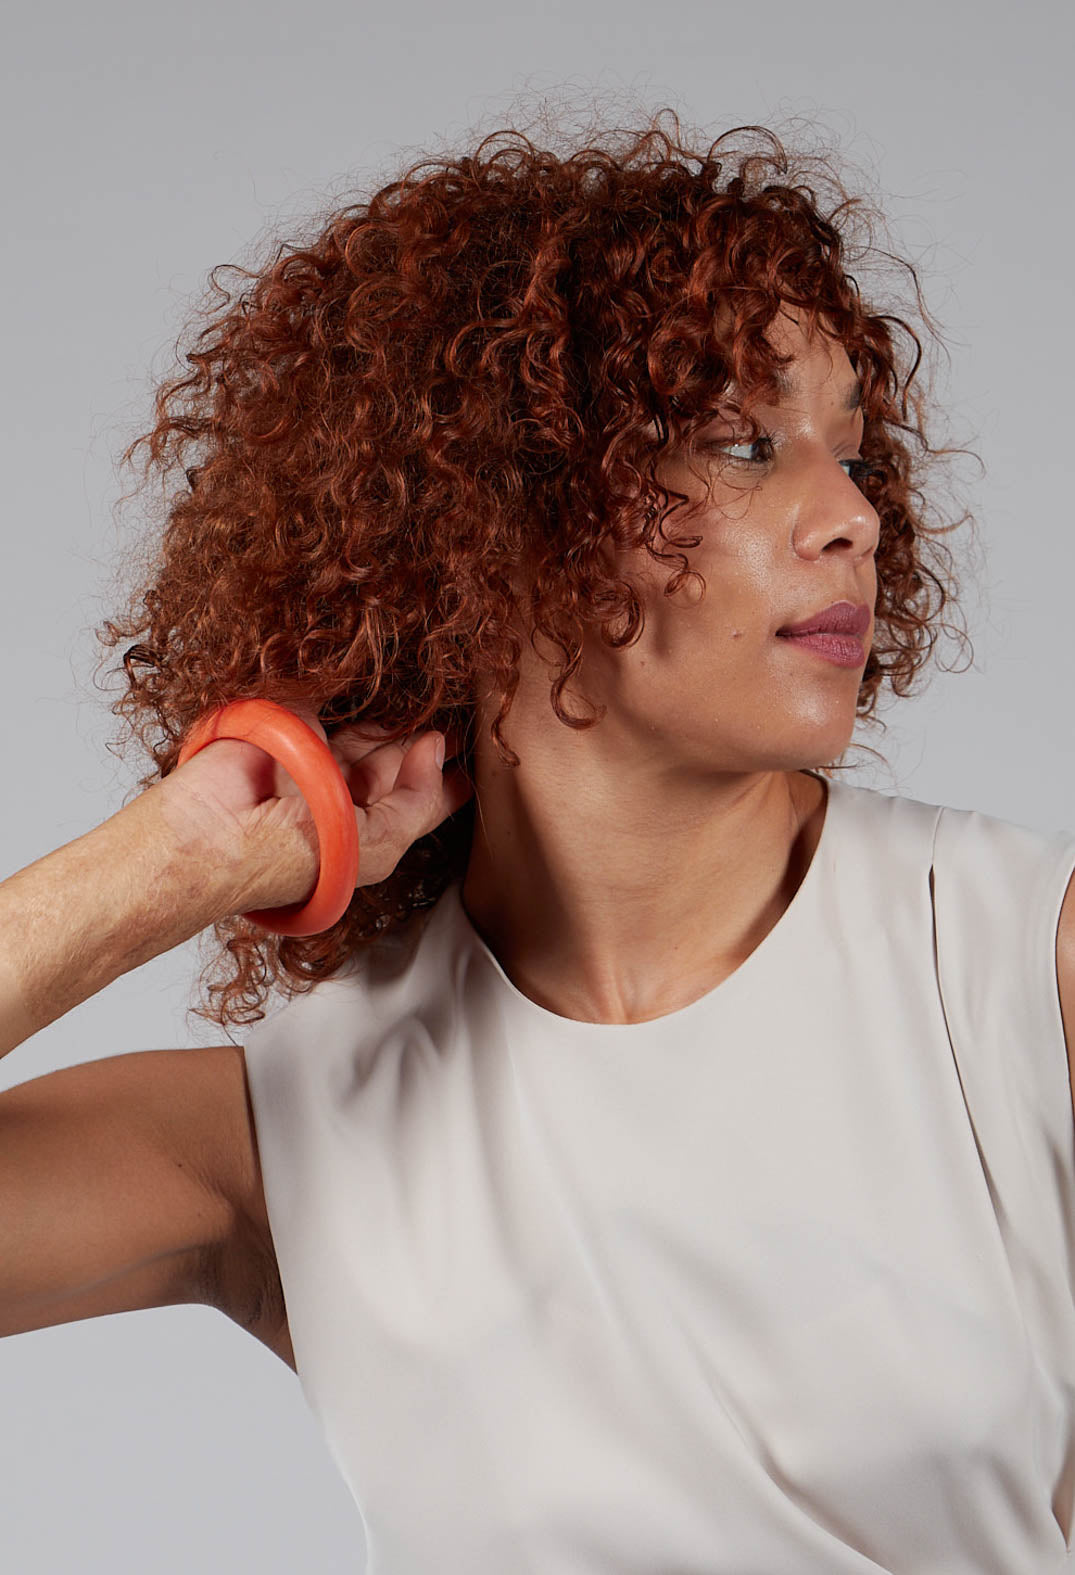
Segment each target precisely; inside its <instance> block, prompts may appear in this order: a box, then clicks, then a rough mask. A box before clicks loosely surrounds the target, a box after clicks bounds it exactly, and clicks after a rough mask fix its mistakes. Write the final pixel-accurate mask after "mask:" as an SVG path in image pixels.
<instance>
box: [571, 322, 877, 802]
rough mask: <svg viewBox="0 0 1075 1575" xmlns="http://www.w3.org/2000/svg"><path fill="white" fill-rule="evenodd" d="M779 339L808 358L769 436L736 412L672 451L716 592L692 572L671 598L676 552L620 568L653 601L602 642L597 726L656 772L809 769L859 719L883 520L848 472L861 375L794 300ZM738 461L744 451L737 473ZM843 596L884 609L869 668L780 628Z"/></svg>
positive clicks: (670, 482)
mask: <svg viewBox="0 0 1075 1575" xmlns="http://www.w3.org/2000/svg"><path fill="white" fill-rule="evenodd" d="M769 338H770V341H771V342H772V343H773V344H774V345H775V346H776V348H777V349H778V350H779V351H781V352H782V353H785V354H786V353H787V352H788V351H791V352H792V354H793V355H794V356H795V360H794V363H793V364H792V365H790V366H789V367H788V368H787V371H786V376H787V379H788V381H789V384H790V388H789V391H788V392H787V393H785V394H783V395H782V396H781V400H780V403H779V404H776V405H762V406H757V407H756V408H755V417H756V419H757V421H758V422H759V424H760V426H761V428H762V431H763V433H765V434H766V435H767V437H768V439H769V441H768V442H766V441H764V440H760V441H759V442H758V443H756V444H755V445H753V446H750V445H748V444H741V443H739V442H738V438H739V435H740V434H739V433H738V432H737V431H736V429H735V426H734V424H733V420H734V418H721V419H719V420H717V421H714V422H713V423H711V425H710V426H708V427H706V428H705V430H704V431H703V432H702V433H701V434H700V439H699V441H700V443H702V444H704V445H706V446H705V447H702V448H701V449H700V450H699V452H698V454H696V455H695V456H694V457H693V459H691V460H689V461H688V460H687V459H686V457H684V456H666V457H665V459H664V460H663V461H662V464H661V466H660V468H659V470H658V479H660V480H661V481H662V482H663V483H664V484H665V485H666V486H668V487H671V488H674V489H675V490H676V491H678V492H682V493H685V494H686V495H687V496H688V498H689V499H690V504H689V505H684V506H683V507H682V508H681V510H680V511H679V512H677V513H676V514H675V515H674V516H673V518H672V520H671V522H670V525H669V526H668V527H666V528H667V529H668V530H669V533H670V534H672V535H688V536H689V535H697V536H700V537H701V538H702V539H701V544H700V545H699V546H698V547H697V548H693V549H692V548H684V549H682V550H683V551H684V552H685V553H686V554H687V558H688V562H689V566H690V567H691V568H694V569H697V570H699V571H700V572H701V574H702V575H703V577H704V579H705V581H706V586H707V589H706V594H705V596H704V598H701V599H700V598H699V593H698V588H697V586H696V585H692V583H691V582H690V581H688V582H687V584H686V585H685V586H684V588H683V589H681V590H680V591H679V592H678V593H677V594H676V595H675V596H674V597H671V598H669V597H665V596H664V595H663V593H662V587H663V585H664V583H665V581H666V580H667V578H668V575H669V574H670V573H671V572H672V571H673V570H674V568H675V567H676V565H675V564H674V563H672V564H668V565H659V564H655V563H654V562H653V560H652V559H651V558H650V557H649V555H648V554H647V553H646V552H645V551H644V550H633V551H631V552H630V553H627V552H625V551H623V550H621V551H620V552H619V553H618V554H617V562H618V565H619V567H620V568H621V570H622V572H624V573H625V574H628V575H629V576H630V577H631V578H633V580H634V582H635V584H636V585H637V586H638V588H639V592H640V594H641V595H643V598H644V601H645V605H646V625H645V629H644V631H643V634H642V636H641V638H640V639H639V640H638V641H637V642H636V644H635V645H633V646H631V647H630V648H625V649H621V650H619V651H610V650H609V649H608V648H607V647H603V646H602V644H601V642H600V640H598V639H597V638H596V637H590V638H588V640H587V648H586V660H585V662H584V664H583V669H582V672H581V675H580V677H581V689H582V691H583V693H584V694H585V695H586V696H587V698H590V699H593V700H597V701H600V702H603V703H605V704H607V705H608V708H609V709H608V713H607V714H606V717H605V719H604V720H603V721H602V723H601V725H600V727H599V728H598V729H597V731H598V732H601V731H602V730H604V729H605V728H607V727H611V728H612V729H613V730H614V731H616V732H620V731H622V732H623V734H624V735H625V736H624V740H623V742H624V743H627V744H629V745H630V746H631V747H630V749H629V750H628V751H627V753H628V756H629V757H631V756H632V755H633V756H634V758H639V756H638V754H637V751H639V750H640V751H641V758H640V759H639V763H640V765H641V764H642V761H643V760H645V761H646V763H647V765H648V768H649V769H650V770H651V771H652V768H653V765H654V763H655V762H658V763H659V762H660V760H661V759H662V758H663V759H664V760H665V761H666V762H667V764H668V767H669V771H670V773H671V774H675V773H676V772H679V771H682V770H683V768H684V767H686V768H688V769H689V768H691V767H694V768H695V769H697V770H698V771H700V772H703V773H708V772H711V771H721V772H723V771H728V772H746V771H759V770H785V771H795V770H799V769H800V768H802V767H803V766H817V765H823V764H825V763H827V762H828V761H830V760H835V759H837V758H838V757H839V756H840V755H841V754H842V753H843V751H844V750H845V749H846V748H847V745H848V743H849V742H850V739H851V734H852V732H853V730H854V724H855V704H856V700H857V696H858V689H859V684H860V682H861V679H862V671H863V667H864V666H865V662H866V657H867V655H868V654H869V650H870V645H871V642H872V639H873V626H874V624H873V609H874V603H875V601H876V597H877V577H876V567H875V562H874V554H875V551H876V548H877V537H878V530H879V521H878V517H877V514H876V512H875V511H874V509H873V507H872V505H871V504H870V503H869V502H868V501H867V499H866V498H865V497H864V496H863V494H862V493H861V492H860V491H859V488H858V487H857V486H856V484H855V482H854V481H853V480H852V478H851V475H850V474H849V470H848V462H849V461H851V460H854V459H856V458H858V457H859V456H860V452H861V451H860V448H859V444H860V442H861V438H862V426H863V418H862V413H861V410H859V409H858V408H857V407H856V408H850V406H851V403H852V399H853V391H854V388H855V373H854V370H853V368H852V366H851V363H850V361H849V359H848V356H847V354H846V352H845V350H844V349H843V347H842V346H841V345H839V344H838V343H836V342H835V341H833V340H832V339H831V338H828V337H827V336H824V335H822V334H820V333H819V334H818V335H817V336H816V337H815V338H814V339H813V340H812V341H808V340H807V339H806V338H805V336H804V334H803V332H802V330H801V328H800V326H799V322H798V317H797V314H796V313H795V311H794V309H792V308H788V309H787V311H786V313H785V314H783V315H781V316H780V317H778V318H777V319H776V321H775V322H774V324H773V325H772V327H771V328H770V330H769ZM740 430H741V429H740ZM727 458H731V459H732V460H733V461H739V462H738V463H736V462H733V463H731V464H728V465H726V467H725V468H724V470H723V472H721V471H720V469H719V462H720V461H722V460H723V459H727ZM748 461H750V462H748ZM707 487H708V490H707ZM656 545H657V546H660V545H661V543H660V542H657V543H656ZM838 601H848V602H851V603H854V604H856V605H857V604H865V605H866V606H867V607H868V609H869V623H868V626H867V628H866V631H865V634H864V635H863V636H862V648H863V655H862V661H861V662H860V663H858V664H857V665H856V666H854V667H846V666H837V665H836V664H835V663H833V662H831V661H829V660H827V659H826V658H825V657H824V656H822V655H819V654H818V653H817V652H816V651H814V650H811V649H809V648H807V647H804V646H801V645H799V644H797V643H794V642H792V641H789V640H787V639H786V638H784V637H783V636H781V635H779V634H778V632H777V631H778V630H780V629H781V628H783V627H784V626H786V625H788V624H790V623H801V622H802V621H803V620H804V619H806V618H808V617H810V616H812V615H813V614H815V613H818V612H820V611H822V610H823V609H824V608H827V607H829V606H830V604H831V603H833V602H838ZM572 687H574V686H572Z"/></svg>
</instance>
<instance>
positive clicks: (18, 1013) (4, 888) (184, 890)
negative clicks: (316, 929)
mask: <svg viewBox="0 0 1075 1575" xmlns="http://www.w3.org/2000/svg"><path fill="white" fill-rule="evenodd" d="M212 747H213V748H214V749H217V750H219V749H220V748H221V747H229V748H233V747H238V748H246V747H249V746H244V745H239V746H231V745H226V746H221V745H213V746H212ZM207 753H208V751H207ZM190 764H191V765H193V764H194V762H193V761H192V762H190ZM172 780H173V779H172V778H168V779H167V780H166V781H164V782H161V783H158V784H157V785H156V786H154V787H152V788H150V789H149V790H148V791H147V792H145V793H143V794H141V796H140V797H138V798H136V799H134V800H133V801H132V802H131V803H130V804H128V805H127V806H126V807H125V808H123V809H121V810H119V811H118V813H117V814H115V815H113V816H111V817H110V819H108V820H106V821H104V822H103V823H102V824H101V825H100V826H97V827H95V828H94V830H92V831H90V832H87V833H86V835H85V836H82V837H78V838H76V840H75V841H74V842H69V843H67V844H66V845H65V846H64V847H62V848H59V849H57V851H56V852H55V853H50V854H48V855H47V856H46V857H45V858H42V859H38V860H37V862H36V863H34V864H30V865H28V866H27V867H26V868H25V869H22V870H19V871H18V872H17V873H16V874H14V875H11V876H9V877H8V879H7V880H5V881H2V882H0V1055H5V1054H6V1053H7V1052H8V1051H9V1050H13V1049H14V1048H15V1047H16V1045H19V1044H22V1042H23V1041H24V1040H26V1039H28V1038H30V1036H31V1035H32V1034H35V1033H37V1031H38V1029H40V1028H44V1027H45V1026H46V1025H47V1024H49V1023H51V1022H54V1021H55V1020H56V1019H57V1018H59V1017H62V1016H63V1015H64V1013H65V1012H69V1011H70V1010H71V1008H72V1007H74V1006H77V1005H79V1003H80V1002H82V1001H85V1000H87V999H88V998H89V997H90V996H91V995H96V994H97V992H98V991H100V990H103V989H104V988H105V986H106V985H108V984H111V982H112V980H113V979H116V978H118V977H119V976H120V974H124V973H127V972H129V971H130V970H131V969H133V968H137V967H139V966H140V965H141V964H142V963H144V962H148V961H149V959H150V958H151V957H156V956H158V955H159V954H160V953H161V952H166V951H170V950H171V948H172V947H173V946H178V945H180V943H181V942H183V941H186V940H189V939H190V938H191V937H192V936H194V935H197V934H198V933H199V932H200V931H201V930H203V929H205V928H206V926H207V925H209V924H212V923H214V922H215V921H216V920H218V919H222V918H224V917H226V916H227V915H228V914H232V913H238V912H241V911H243V910H245V909H246V908H248V907H256V906H257V905H258V903H259V901H260V894H259V893H260V888H261V887H262V886H264V885H265V884H271V885H272V889H273V891H274V893H278V892H279V891H280V890H282V889H283V887H284V885H286V884H287V883H288V882H290V885H291V887H292V888H293V890H294V895H293V896H291V897H279V896H278V895H276V896H274V901H276V902H283V901H298V900H299V898H300V897H301V896H303V895H304V893H305V892H307V891H308V890H309V889H310V887H311V886H312V884H313V881H314V879H315V878H316V875H317V851H316V838H315V837H313V838H312V837H311V834H310V832H309V830H308V829H306V828H303V827H302V826H300V825H299V824H294V825H292V826H290V827H287V826H277V827H275V828H274V830H273V834H272V846H271V848H268V847H266V846H264V845H262V846H258V845H257V839H256V837H252V838H250V839H249V840H248V842H247V843H246V844H245V845H241V844H240V843H239V842H238V841H237V842H236V843H235V844H234V851H233V852H232V851H230V848H229V845H228V844H227V843H226V842H225V841H224V840H223V839H222V838H220V837H218V836H213V835H212V834H211V831H210V828H209V825H208V823H206V825H205V827H204V829H202V828H200V827H199V825H198V823H197V821H196V820H195V819H194V818H193V817H192V816H190V815H189V813H187V812H186V807H185V806H182V807H181V806H180V805H179V803H178V801H177V800H176V798H175V795H174V793H173V792H172V791H170V784H171V782H172ZM265 840H266V839H262V841H263V843H264V841H265ZM281 877H283V883H282V880H281Z"/></svg>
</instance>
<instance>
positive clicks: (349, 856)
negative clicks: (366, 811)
mask: <svg viewBox="0 0 1075 1575" xmlns="http://www.w3.org/2000/svg"><path fill="white" fill-rule="evenodd" d="M220 738H238V739H242V740H243V741H244V742H245V743H248V744H256V745H257V746H258V748H259V749H264V750H265V751H266V753H268V754H270V755H272V756H273V758H274V759H276V760H278V761H279V762H280V764H281V765H282V766H283V767H284V769H285V771H287V772H289V773H290V775H291V776H292V778H293V779H294V782H295V785H296V786H297V787H298V789H299V791H300V793H301V794H302V796H303V798H304V799H305V800H306V802H307V804H308V805H309V807H310V811H311V813H312V815H313V817H314V825H315V826H316V828H317V840H318V845H319V848H320V855H321V862H320V868H319V870H318V876H317V884H316V886H315V887H314V889H313V891H312V892H311V894H310V896H309V897H308V898H307V900H306V901H305V902H298V903H292V904H291V905H290V906H288V907H283V908H262V909H259V910H258V911H257V912H256V913H244V914H243V918H244V919H249V920H250V921H251V923H252V924H259V925H260V926H261V928H262V929H264V930H270V931H272V932H273V933H274V934H276V935H320V934H321V933H322V931H324V930H329V929H331V928H332V926H333V925H334V924H335V923H336V921H337V920H338V919H340V918H342V917H343V915H344V913H346V911H347V907H348V905H349V903H350V901H351V898H352V897H353V895H354V890H355V884H356V882H357V880H358V858H359V847H358V825H357V823H356V821H355V806H354V803H353V802H352V799H351V794H350V792H349V791H348V787H347V783H346V782H345V781H344V779H343V772H342V771H341V770H340V768H339V765H338V764H337V762H336V758H335V756H334V755H333V753H332V751H331V750H330V749H329V747H328V745H327V744H326V743H325V742H324V740H323V739H321V738H319V737H318V735H317V734H316V733H315V732H314V730H313V728H312V727H308V726H307V724H306V723H305V722H304V721H303V720H302V718H301V717H300V716H296V715H295V713H294V711H289V710H288V709H287V708H286V706H282V705H277V704H276V702H275V701H274V700H233V701H231V702H230V703H229V704H228V705H224V706H220V707H219V708H218V709H217V710H215V711H210V712H208V713H207V714H206V715H205V716H203V717H202V718H201V719H200V720H199V721H198V722H196V723H195V724H194V726H193V727H192V728H191V730H190V732H189V734H188V735H187V738H186V740H185V742H184V744H183V747H182V748H181V750H180V751H179V759H178V761H177V762H176V765H177V766H181V765H184V764H185V763H186V762H187V761H188V760H190V759H191V758H192V756H194V755H196V754H197V753H198V751H199V750H201V749H204V748H205V747H206V745H207V744H212V743H215V742H216V741H217V739H220Z"/></svg>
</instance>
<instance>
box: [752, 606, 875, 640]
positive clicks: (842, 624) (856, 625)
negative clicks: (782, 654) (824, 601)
mask: <svg viewBox="0 0 1075 1575" xmlns="http://www.w3.org/2000/svg"><path fill="white" fill-rule="evenodd" d="M871 616H872V614H871V612H870V607H869V604H868V603H866V602H857V603H856V602H833V603H832V605H831V606H829V607H825V608H822V610H821V611H820V612H817V613H812V614H811V615H810V616H809V617H807V618H803V619H801V620H800V621H799V622H798V623H787V624H785V625H784V626H783V628H781V629H778V630H777V631H776V632H777V634H778V635H780V636H782V637H784V638H789V639H797V638H799V637H801V636H803V635H809V634H831V635H843V636H845V637H848V638H851V639H855V640H858V641H861V639H862V637H863V635H864V634H865V633H866V631H867V629H868V628H869V627H870V618H871Z"/></svg>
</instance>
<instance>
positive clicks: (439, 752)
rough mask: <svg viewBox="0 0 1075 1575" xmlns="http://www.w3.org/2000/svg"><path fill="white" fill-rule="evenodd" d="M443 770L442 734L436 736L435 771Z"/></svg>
mask: <svg viewBox="0 0 1075 1575" xmlns="http://www.w3.org/2000/svg"><path fill="white" fill-rule="evenodd" d="M443 769H444V734H443V733H438V734H437V770H438V771H442V770H443Z"/></svg>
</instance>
